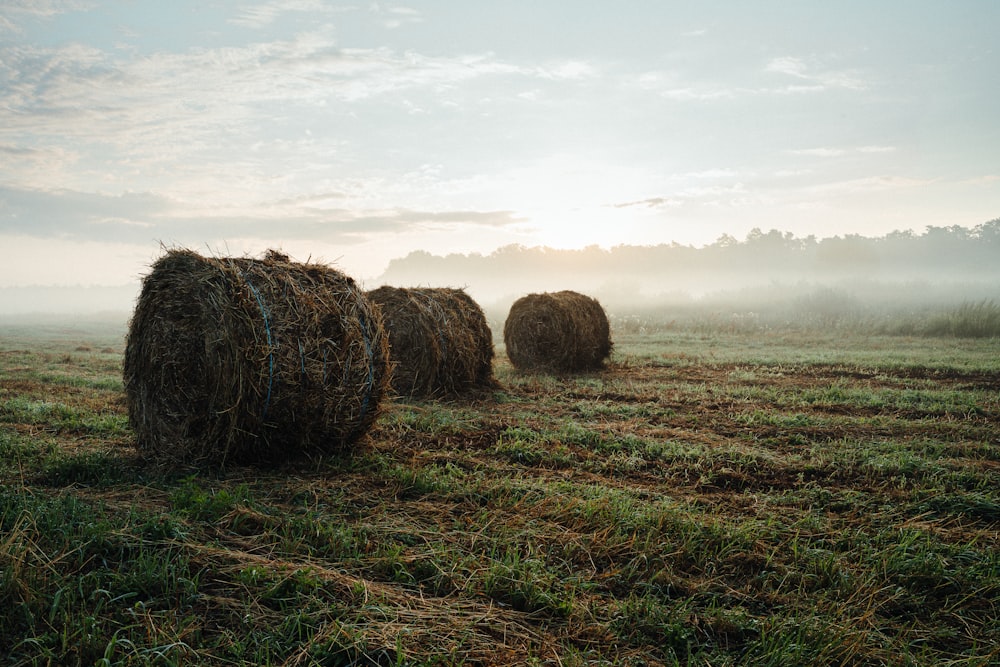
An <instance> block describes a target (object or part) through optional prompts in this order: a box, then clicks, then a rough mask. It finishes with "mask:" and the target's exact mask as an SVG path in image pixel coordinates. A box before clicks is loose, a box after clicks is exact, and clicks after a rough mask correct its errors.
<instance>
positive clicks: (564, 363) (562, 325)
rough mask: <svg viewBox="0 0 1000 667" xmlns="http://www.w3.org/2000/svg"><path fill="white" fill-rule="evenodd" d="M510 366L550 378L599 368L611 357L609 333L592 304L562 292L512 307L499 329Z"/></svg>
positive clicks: (596, 305)
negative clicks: (540, 372)
mask: <svg viewBox="0 0 1000 667" xmlns="http://www.w3.org/2000/svg"><path fill="white" fill-rule="evenodd" d="M503 340H504V345H506V347H507V357H508V358H509V359H510V362H511V364H513V365H514V367H515V368H517V369H519V370H545V371H554V372H574V371H587V370H595V369H598V368H600V367H601V366H602V365H603V364H604V361H605V359H607V358H608V357H609V356H610V355H611V348H612V343H611V329H610V326H609V325H608V316H607V315H606V314H605V312H604V308H602V307H601V304H600V303H599V302H598V301H597V300H596V299H594V298H591V297H589V296H586V295H584V294H580V293H579V292H573V291H570V290H564V291H561V292H545V293H542V294H528V295H527V296H523V297H521V298H520V299H518V300H517V301H515V302H514V303H513V304H512V305H511V307H510V311H509V313H508V314H507V321H506V322H504V327H503Z"/></svg>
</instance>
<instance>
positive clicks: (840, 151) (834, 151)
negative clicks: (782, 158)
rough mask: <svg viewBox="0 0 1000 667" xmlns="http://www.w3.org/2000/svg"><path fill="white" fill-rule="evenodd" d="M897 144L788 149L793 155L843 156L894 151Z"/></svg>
mask: <svg viewBox="0 0 1000 667" xmlns="http://www.w3.org/2000/svg"><path fill="white" fill-rule="evenodd" d="M895 150H896V147H895V146H853V147H847V148H833V147H817V148H797V149H794V150H790V151H788V153H789V154H791V155H803V156H807V157H842V156H844V155H852V154H858V153H861V154H869V155H870V154H879V153H893V152H895Z"/></svg>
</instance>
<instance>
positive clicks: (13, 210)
mask: <svg viewBox="0 0 1000 667" xmlns="http://www.w3.org/2000/svg"><path fill="white" fill-rule="evenodd" d="M339 196H340V195H339V193H331V194H326V195H311V196H305V197H300V198H293V199H289V200H281V201H275V202H273V203H271V204H270V205H263V206H260V207H257V210H256V214H246V213H243V214H240V215H232V214H229V213H227V212H226V211H221V212H219V213H218V214H217V215H206V214H205V213H204V212H203V211H201V210H192V209H191V208H189V207H188V206H186V205H185V204H183V203H181V202H176V201H172V200H170V199H167V198H165V197H163V196H160V195H156V194H153V193H148V192H130V193H125V194H123V195H119V196H111V195H101V194H91V193H83V192H75V191H71V190H53V191H42V190H32V189H20V188H13V187H10V186H3V185H0V234H20V235H27V236H32V237H39V238H61V239H79V240H86V241H109V242H122V243H149V242H150V241H166V242H177V243H203V242H206V241H208V240H210V239H213V240H224V239H235V238H247V237H254V238H263V239H276V240H281V239H312V240H316V241H329V242H337V243H355V242H360V241H364V240H367V239H370V238H373V237H377V236H380V235H384V234H392V233H399V232H402V231H413V230H414V229H418V230H419V229H425V230H439V229H459V228H483V229H489V228H506V227H510V226H514V225H517V224H519V223H521V222H523V219H522V218H519V217H517V216H516V215H515V214H514V213H513V212H511V211H474V210H453V211H420V210H415V209H408V208H399V207H397V208H390V209H385V210H373V209H359V210H355V209H346V208H335V207H328V206H326V205H327V204H329V203H331V202H332V201H335V200H336V199H337V198H338V197H339Z"/></svg>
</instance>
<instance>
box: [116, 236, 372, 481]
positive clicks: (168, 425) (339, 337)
mask: <svg viewBox="0 0 1000 667" xmlns="http://www.w3.org/2000/svg"><path fill="white" fill-rule="evenodd" d="M123 379H124V384H125V392H126V402H127V406H128V413H129V421H130V423H131V425H132V428H133V430H134V431H135V433H136V442H137V445H138V447H139V449H140V451H143V452H144V453H147V454H149V455H151V456H152V457H154V458H156V459H159V460H161V461H164V462H168V463H185V464H186V463H201V462H209V463H223V462H226V461H237V462H247V463H255V462H264V461H274V460H280V459H283V458H294V457H296V456H298V455H314V454H326V453H332V452H338V451H343V450H346V449H347V448H348V447H349V445H351V444H352V443H354V442H355V441H357V440H358V438H360V437H361V436H362V435H363V434H364V433H366V432H367V430H368V429H369V428H370V426H371V425H372V423H373V422H374V421H375V419H376V418H377V416H378V412H379V405H380V402H381V401H382V399H383V397H384V396H385V394H386V393H387V390H388V382H389V357H388V340H387V337H386V335H385V331H384V328H383V326H382V320H381V316H380V314H379V312H378V310H377V309H376V308H374V307H373V306H372V305H371V304H370V303H369V301H368V299H367V298H366V297H365V295H364V292H363V291H361V290H360V289H358V287H357V286H356V285H355V283H354V281H353V280H352V279H351V278H349V277H348V276H346V275H344V274H342V273H340V272H338V271H336V270H334V269H332V268H330V267H328V266H325V265H321V264H311V263H298V262H293V261H291V260H290V259H289V258H288V257H287V256H286V255H283V254H280V253H277V252H274V251H271V252H269V253H267V254H266V255H265V256H264V257H263V258H259V259H257V258H247V257H242V258H225V257H223V258H217V257H203V256H201V255H199V254H198V253H196V252H194V251H191V250H187V249H172V250H169V251H168V252H167V253H166V254H165V255H164V256H163V257H161V258H160V259H159V260H157V261H156V262H155V263H154V264H153V266H152V270H151V271H150V273H149V274H147V275H146V277H145V278H144V279H143V282H142V289H141V291H140V295H139V299H138V301H137V303H136V308H135V311H134V313H133V315H132V319H131V321H130V323H129V331H128V336H127V339H126V347H125V359H124V368H123Z"/></svg>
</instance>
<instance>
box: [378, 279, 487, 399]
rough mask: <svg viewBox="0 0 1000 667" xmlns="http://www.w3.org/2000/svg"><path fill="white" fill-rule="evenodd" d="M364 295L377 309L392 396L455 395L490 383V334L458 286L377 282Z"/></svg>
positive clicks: (472, 302) (480, 312)
mask: <svg viewBox="0 0 1000 667" xmlns="http://www.w3.org/2000/svg"><path fill="white" fill-rule="evenodd" d="M368 298H369V299H370V300H371V301H372V302H373V303H375V304H376V305H377V306H378V307H379V308H380V309H381V311H382V317H383V320H384V322H385V327H386V331H387V332H388V336H389V354H390V358H391V359H392V363H393V374H392V387H393V390H394V391H395V392H396V393H397V394H399V395H401V396H412V397H421V396H436V395H456V394H461V393H464V392H468V391H470V390H475V389H483V388H489V387H492V386H494V384H495V380H494V379H493V333H492V332H491V331H490V327H489V323H488V322H487V321H486V315H485V314H484V313H483V310H482V308H480V307H479V304H477V303H476V302H475V300H474V299H473V298H472V297H470V296H469V295H468V294H467V293H466V292H465V291H464V290H461V289H455V288H449V287H438V288H406V287H390V286H382V287H379V288H378V289H375V290H372V291H370V292H368Z"/></svg>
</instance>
